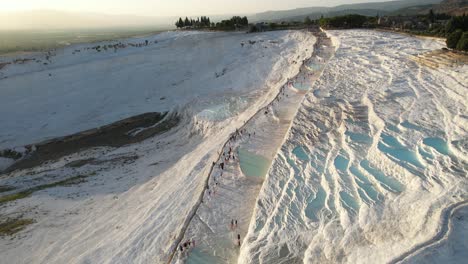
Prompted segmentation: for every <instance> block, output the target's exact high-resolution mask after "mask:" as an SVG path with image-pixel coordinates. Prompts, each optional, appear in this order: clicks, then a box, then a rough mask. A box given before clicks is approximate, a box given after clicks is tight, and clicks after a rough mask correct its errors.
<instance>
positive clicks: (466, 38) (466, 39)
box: [456, 31, 468, 51]
mask: <svg viewBox="0 0 468 264" xmlns="http://www.w3.org/2000/svg"><path fill="white" fill-rule="evenodd" d="M456 49H457V50H463V51H468V31H466V32H463V35H462V36H461V37H460V39H459V40H458V43H457V47H456Z"/></svg>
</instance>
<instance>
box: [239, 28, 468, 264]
mask: <svg viewBox="0 0 468 264" xmlns="http://www.w3.org/2000/svg"><path fill="white" fill-rule="evenodd" d="M327 33H329V34H332V35H333V36H334V38H333V40H334V41H333V42H334V45H335V46H336V47H337V50H336V54H335V56H334V58H332V59H331V60H330V61H329V63H328V65H327V66H326V68H325V70H324V72H323V74H322V76H321V78H320V79H319V80H318V81H317V82H316V83H315V85H314V86H313V91H311V92H309V93H308V95H307V96H306V98H305V100H304V101H303V103H302V106H301V108H300V109H299V112H298V114H297V115H296V117H295V120H294V123H293V126H292V128H291V130H290V132H289V136H288V139H287V141H286V142H285V143H284V145H283V146H282V148H281V150H280V151H279V153H278V155H277V157H276V159H275V161H274V162H273V165H272V168H271V169H270V171H269V173H268V176H267V180H266V182H265V183H264V185H263V188H262V190H261V192H260V195H259V197H258V201H257V206H256V209H255V210H256V214H255V215H254V217H253V219H252V221H251V225H250V229H249V233H248V234H247V237H246V239H245V240H244V241H245V242H246V243H245V244H244V245H243V246H242V248H241V256H240V259H239V263H302V262H304V263H384V262H389V261H392V260H401V259H399V257H400V256H402V255H405V254H406V255H408V254H409V253H410V252H411V250H413V249H414V250H417V249H419V247H418V245H420V244H421V243H424V242H426V241H430V240H431V239H434V236H437V234H438V232H439V230H440V229H441V224H443V222H444V221H442V219H444V214H445V213H446V211H444V209H445V208H447V207H449V206H450V205H452V204H455V203H458V202H462V201H465V200H466V199H467V198H468V192H467V190H468V180H467V175H466V167H467V159H468V156H467V152H466V145H467V142H466V138H467V133H466V127H467V121H466V113H467V106H468V102H467V99H466V96H465V95H466V94H467V93H468V91H467V86H466V84H467V83H468V80H467V75H466V74H464V73H466V71H467V70H468V67H467V66H466V65H446V64H444V63H443V58H440V57H439V58H438V57H434V58H430V57H429V60H431V62H433V63H437V64H439V66H440V67H438V68H431V67H428V66H427V64H421V63H418V62H417V61H418V60H417V58H416V57H415V56H417V55H418V54H420V53H424V52H428V51H431V50H435V49H440V48H441V47H443V43H441V41H438V40H433V39H420V38H412V37H407V36H403V35H398V34H392V33H382V32H376V31H366V30H349V31H331V32H327ZM442 238H444V237H442ZM438 239H440V237H439V238H438Z"/></svg>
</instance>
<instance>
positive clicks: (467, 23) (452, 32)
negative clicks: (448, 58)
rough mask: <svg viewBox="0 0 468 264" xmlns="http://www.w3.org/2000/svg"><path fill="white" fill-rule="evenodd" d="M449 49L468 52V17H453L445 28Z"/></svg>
mask: <svg viewBox="0 0 468 264" xmlns="http://www.w3.org/2000/svg"><path fill="white" fill-rule="evenodd" d="M445 33H446V37H447V41H446V43H447V47H448V48H450V49H457V50H463V51H468V16H465V15H463V16H456V17H452V18H451V19H450V20H449V22H448V23H447V25H446V26H445Z"/></svg>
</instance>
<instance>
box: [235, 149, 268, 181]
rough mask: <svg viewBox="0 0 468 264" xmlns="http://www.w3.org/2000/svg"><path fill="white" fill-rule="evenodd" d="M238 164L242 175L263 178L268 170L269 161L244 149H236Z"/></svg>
mask: <svg viewBox="0 0 468 264" xmlns="http://www.w3.org/2000/svg"><path fill="white" fill-rule="evenodd" d="M238 155H239V164H240V167H241V170H242V173H244V175H246V176H249V177H260V178H264V177H265V175H266V174H267V172H268V169H269V168H270V161H269V160H268V159H266V158H265V157H263V156H260V155H257V154H254V153H252V152H249V151H247V150H245V149H242V148H239V149H238Z"/></svg>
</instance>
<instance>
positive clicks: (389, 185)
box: [360, 160, 404, 193]
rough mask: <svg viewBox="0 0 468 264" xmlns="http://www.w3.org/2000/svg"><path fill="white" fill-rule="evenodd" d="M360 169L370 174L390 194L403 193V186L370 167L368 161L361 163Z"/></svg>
mask: <svg viewBox="0 0 468 264" xmlns="http://www.w3.org/2000/svg"><path fill="white" fill-rule="evenodd" d="M360 165H361V167H362V168H364V169H365V170H366V171H367V172H369V174H371V175H372V176H373V177H374V178H375V179H376V180H377V181H379V182H380V185H381V186H382V187H383V188H384V189H387V190H388V191H391V192H396V193H400V192H402V191H403V189H404V186H403V184H401V183H400V182H398V181H397V180H396V179H394V178H392V177H389V176H387V175H385V174H384V173H383V172H381V171H379V170H378V169H375V168H373V167H371V165H370V163H369V161H368V160H363V161H361V164H360Z"/></svg>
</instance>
